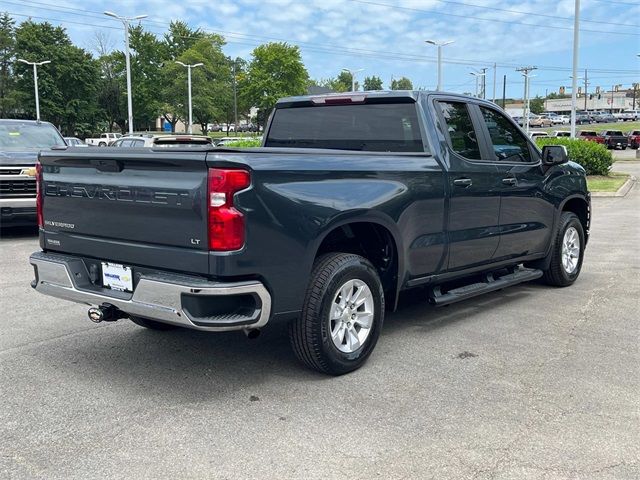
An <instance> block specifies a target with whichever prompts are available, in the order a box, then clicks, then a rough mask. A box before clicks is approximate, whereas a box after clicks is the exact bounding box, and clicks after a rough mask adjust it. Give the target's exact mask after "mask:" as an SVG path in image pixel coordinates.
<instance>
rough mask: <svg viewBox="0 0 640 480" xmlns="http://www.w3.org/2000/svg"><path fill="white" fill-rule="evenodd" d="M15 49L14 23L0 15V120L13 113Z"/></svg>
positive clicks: (4, 15)
mask: <svg viewBox="0 0 640 480" xmlns="http://www.w3.org/2000/svg"><path fill="white" fill-rule="evenodd" d="M15 47H16V31H15V21H14V20H13V19H12V18H11V17H10V16H9V14H8V13H3V14H2V15H0V118H6V117H8V116H9V112H13V109H14V106H15V101H14V100H15V99H14V98H13V93H14V92H13V88H14V84H15V78H14V76H13V70H12V65H13V61H14V54H15Z"/></svg>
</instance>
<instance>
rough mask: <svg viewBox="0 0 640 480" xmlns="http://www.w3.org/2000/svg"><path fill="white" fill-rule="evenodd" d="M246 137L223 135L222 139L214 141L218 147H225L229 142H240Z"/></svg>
mask: <svg viewBox="0 0 640 480" xmlns="http://www.w3.org/2000/svg"><path fill="white" fill-rule="evenodd" d="M244 139H245V137H222V138H220V139H214V140H213V143H214V145H215V146H216V147H224V146H225V145H226V144H227V143H230V142H238V141H240V140H244Z"/></svg>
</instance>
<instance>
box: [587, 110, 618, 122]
mask: <svg viewBox="0 0 640 480" xmlns="http://www.w3.org/2000/svg"><path fill="white" fill-rule="evenodd" d="M593 119H594V120H595V122H596V123H616V122H617V121H618V119H617V118H616V117H614V116H613V114H611V113H609V112H598V113H596V114H594V115H593Z"/></svg>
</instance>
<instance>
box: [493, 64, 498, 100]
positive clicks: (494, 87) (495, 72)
mask: <svg viewBox="0 0 640 480" xmlns="http://www.w3.org/2000/svg"><path fill="white" fill-rule="evenodd" d="M497 72H498V64H497V63H494V64H493V103H496V74H497Z"/></svg>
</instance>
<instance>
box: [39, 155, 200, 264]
mask: <svg viewBox="0 0 640 480" xmlns="http://www.w3.org/2000/svg"><path fill="white" fill-rule="evenodd" d="M78 150H80V151H72V150H66V151H64V150H63V151H48V152H42V153H41V154H40V163H41V164H42V172H43V173H42V174H43V189H42V191H43V195H44V196H43V217H44V235H43V237H42V240H43V243H44V244H43V245H42V248H43V249H45V250H54V251H59V252H68V253H73V254H76V255H85V256H88V257H93V258H98V259H105V260H110V261H116V262H122V263H130V264H139V265H144V266H149V267H156V266H157V267H162V268H165V269H173V270H179V271H190V272H194V273H195V272H198V273H204V274H206V273H208V260H207V256H208V251H207V212H206V204H205V201H206V195H207V193H206V192H207V166H206V163H205V159H206V152H205V151H198V150H195V151H190V152H185V151H179V152H177V151H176V152H173V151H167V150H166V149H163V151H162V152H155V151H153V150H149V149H126V150H124V151H123V149H116V148H110V147H108V148H85V149H78Z"/></svg>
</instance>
